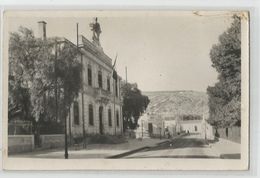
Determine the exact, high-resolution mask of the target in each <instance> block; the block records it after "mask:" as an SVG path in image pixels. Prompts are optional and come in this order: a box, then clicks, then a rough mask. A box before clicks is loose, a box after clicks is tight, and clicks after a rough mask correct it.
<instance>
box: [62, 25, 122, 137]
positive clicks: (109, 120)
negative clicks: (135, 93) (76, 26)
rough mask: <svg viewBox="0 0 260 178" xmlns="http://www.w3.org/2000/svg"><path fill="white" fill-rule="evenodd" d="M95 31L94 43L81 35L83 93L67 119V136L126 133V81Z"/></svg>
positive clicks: (79, 40) (80, 55) (79, 48)
mask: <svg viewBox="0 0 260 178" xmlns="http://www.w3.org/2000/svg"><path fill="white" fill-rule="evenodd" d="M95 24H97V21H96V23H95ZM95 24H94V25H95ZM98 25H99V24H98ZM99 28H100V26H99ZM95 30H96V29H94V31H93V29H92V31H93V38H92V40H93V41H89V40H88V39H87V38H85V37H84V36H82V35H78V45H77V46H78V50H79V54H78V60H80V61H81V63H82V67H83V72H82V92H81V93H80V94H79V97H78V99H77V100H75V101H74V103H73V104H72V106H71V108H70V114H69V116H68V118H67V121H68V122H67V129H68V130H67V133H68V134H69V135H70V136H71V137H80V136H83V135H88V134H109V135H120V134H122V133H123V120H122V119H123V118H122V103H123V102H122V97H121V91H120V89H121V81H122V78H121V77H120V76H118V75H117V74H116V73H115V71H114V69H113V65H112V59H111V58H109V57H108V56H107V55H106V54H105V53H104V52H103V49H102V47H101V45H100V42H99V34H96V33H98V31H97V30H96V31H95ZM100 33H101V31H100Z"/></svg>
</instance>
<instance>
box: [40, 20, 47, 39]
mask: <svg viewBox="0 0 260 178" xmlns="http://www.w3.org/2000/svg"><path fill="white" fill-rule="evenodd" d="M46 24H47V23H46V22H45V21H39V22H38V37H39V38H41V39H42V40H46Z"/></svg>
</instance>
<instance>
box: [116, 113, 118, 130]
mask: <svg viewBox="0 0 260 178" xmlns="http://www.w3.org/2000/svg"><path fill="white" fill-rule="evenodd" d="M116 125H117V127H119V113H118V111H116Z"/></svg>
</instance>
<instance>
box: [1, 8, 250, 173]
mask: <svg viewBox="0 0 260 178" xmlns="http://www.w3.org/2000/svg"><path fill="white" fill-rule="evenodd" d="M3 20H4V21H3V24H4V25H3V27H4V28H3V30H4V33H3V34H4V35H3V40H4V44H3V54H4V58H3V61H4V79H3V80H4V82H5V84H6V85H4V95H3V96H4V97H5V98H4V102H3V104H4V110H3V112H4V118H3V132H4V138H3V144H4V147H3V149H4V150H3V158H4V162H3V165H4V168H5V169H11V170H63V169H70V170H88V169H91V170H247V169H248V161H249V160H248V159H249V158H248V155H249V152H248V150H249V138H248V136H249V133H248V132H249V126H248V125H249V39H248V38H249V26H248V22H249V14H248V12H246V11H90V10H89V11H87V10H85V11H55V10H53V11H19V10H10V11H8V10H7V11H5V12H4V18H3ZM198 163H199V164H198Z"/></svg>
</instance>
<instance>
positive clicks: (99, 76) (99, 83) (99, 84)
mask: <svg viewBox="0 0 260 178" xmlns="http://www.w3.org/2000/svg"><path fill="white" fill-rule="evenodd" d="M98 87H99V88H102V72H101V71H98Z"/></svg>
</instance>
